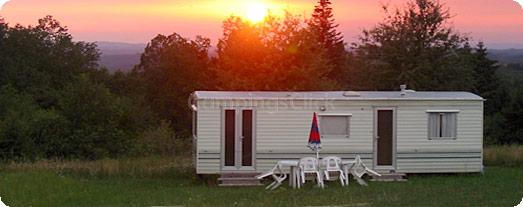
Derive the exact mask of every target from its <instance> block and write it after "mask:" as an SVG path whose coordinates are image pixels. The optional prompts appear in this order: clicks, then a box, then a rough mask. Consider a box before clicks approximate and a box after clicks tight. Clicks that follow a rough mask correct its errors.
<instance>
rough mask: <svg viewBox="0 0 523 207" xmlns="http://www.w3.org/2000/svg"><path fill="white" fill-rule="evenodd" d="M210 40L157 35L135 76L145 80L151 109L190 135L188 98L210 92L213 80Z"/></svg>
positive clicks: (143, 55)
mask: <svg viewBox="0 0 523 207" xmlns="http://www.w3.org/2000/svg"><path fill="white" fill-rule="evenodd" d="M209 46H210V40H209V39H207V38H203V37H197V38H196V40H189V39H186V38H183V37H182V36H180V35H178V34H176V33H174V34H172V35H169V36H164V35H158V36H156V37H155V38H154V39H152V40H151V42H150V43H149V44H148V45H147V47H146V48H145V52H144V53H143V54H142V57H141V60H140V64H139V65H137V66H136V68H135V69H134V72H133V73H136V74H139V75H140V76H142V77H143V78H144V84H145V91H146V99H147V102H148V103H149V104H150V105H151V108H152V109H153V110H154V111H155V112H156V113H157V114H158V116H160V117H161V118H163V119H166V120H169V121H171V123H172V124H173V127H174V128H175V129H177V130H179V131H184V132H185V133H188V130H187V129H188V128H190V123H191V122H190V118H191V116H190V111H189V108H188V107H187V99H188V98H189V95H190V94H191V93H192V92H193V91H196V90H203V89H208V88H206V87H207V86H208V85H210V84H209V83H212V80H213V79H214V76H213V75H212V74H211V71H209V70H208V65H209V57H208V49H209Z"/></svg>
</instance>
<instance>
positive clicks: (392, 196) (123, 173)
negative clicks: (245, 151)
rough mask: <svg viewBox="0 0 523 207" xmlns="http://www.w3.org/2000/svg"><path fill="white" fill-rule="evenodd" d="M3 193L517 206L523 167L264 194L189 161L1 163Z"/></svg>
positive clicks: (126, 200)
mask: <svg viewBox="0 0 523 207" xmlns="http://www.w3.org/2000/svg"><path fill="white" fill-rule="evenodd" d="M498 151H503V150H498ZM512 154H517V153H512ZM491 157H498V156H491ZM485 159H487V158H485ZM518 159H519V158H518ZM485 162H487V161H485ZM0 197H2V201H4V202H5V203H6V204H7V205H9V206H12V207H13V206H14V207H17V206H249V207H255V206H515V205H516V204H518V203H519V202H520V201H521V199H522V198H523V166H521V165H513V166H510V167H507V166H492V167H489V166H487V167H486V169H485V173H484V174H479V173H475V174H434V175H411V176H409V180H408V182H369V187H362V186H359V185H358V184H356V182H351V185H350V186H349V187H341V186H339V183H337V182H334V183H328V186H327V187H326V188H325V189H323V190H322V189H319V188H317V187H314V186H313V185H312V184H307V185H306V186H305V187H304V188H302V189H299V190H295V189H291V188H289V187H288V185H284V186H282V187H280V188H278V189H276V190H274V191H266V190H265V189H264V187H263V186H260V187H217V186H216V183H215V177H211V178H208V179H205V181H202V180H201V179H198V178H197V177H196V176H195V175H194V173H193V170H192V166H191V165H190V158H180V157H177V158H163V157H156V158H154V157H152V158H140V159H119V160H110V159H108V160H99V161H91V162H87V161H38V162H35V163H9V164H3V165H0Z"/></svg>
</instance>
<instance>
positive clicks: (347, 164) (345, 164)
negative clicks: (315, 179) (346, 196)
mask: <svg viewBox="0 0 523 207" xmlns="http://www.w3.org/2000/svg"><path fill="white" fill-rule="evenodd" d="M354 164H356V161H354V160H342V161H341V169H342V170H343V174H345V183H346V185H347V186H349V170H350V169H351V168H352V167H353V166H354Z"/></svg>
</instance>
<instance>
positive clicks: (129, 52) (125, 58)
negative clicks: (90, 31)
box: [96, 42, 146, 72]
mask: <svg viewBox="0 0 523 207" xmlns="http://www.w3.org/2000/svg"><path fill="white" fill-rule="evenodd" d="M96 44H97V45H98V49H99V50H100V52H101V53H102V54H101V56H100V62H99V63H100V65H102V66H104V67H106V68H107V69H108V70H109V71H112V72H114V71H117V70H121V71H130V70H131V69H132V68H133V67H134V66H135V65H137V64H138V63H140V56H141V54H142V53H143V51H144V49H145V46H146V44H134V43H122V42H96Z"/></svg>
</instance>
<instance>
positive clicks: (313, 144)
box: [307, 112, 321, 159]
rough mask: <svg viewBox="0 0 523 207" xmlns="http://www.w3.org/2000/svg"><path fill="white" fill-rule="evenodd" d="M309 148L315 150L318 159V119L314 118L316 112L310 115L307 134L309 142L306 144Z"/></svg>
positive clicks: (319, 141)
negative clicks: (310, 123) (310, 120)
mask: <svg viewBox="0 0 523 207" xmlns="http://www.w3.org/2000/svg"><path fill="white" fill-rule="evenodd" d="M307 146H308V147H309V148H311V150H313V151H315V152H316V158H318V159H320V154H319V153H320V149H321V139H320V130H319V128H318V119H317V118H316V112H314V115H313V117H312V126H311V132H310V134H309V144H308V145H307Z"/></svg>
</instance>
